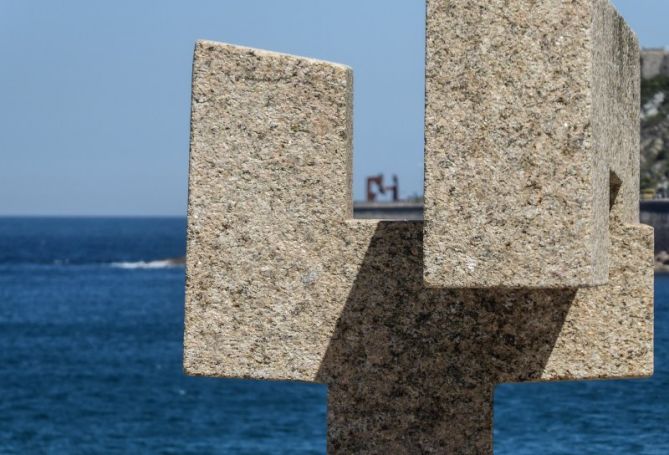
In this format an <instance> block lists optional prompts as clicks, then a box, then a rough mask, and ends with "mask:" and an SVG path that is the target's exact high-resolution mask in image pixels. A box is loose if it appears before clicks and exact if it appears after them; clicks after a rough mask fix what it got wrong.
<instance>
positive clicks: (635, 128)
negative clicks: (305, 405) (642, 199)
mask: <svg viewBox="0 0 669 455" xmlns="http://www.w3.org/2000/svg"><path fill="white" fill-rule="evenodd" d="M427 4H428V14H427V18H428V19H427V63H426V65H427V66H426V119H425V139H426V148H425V271H424V273H425V281H426V283H427V285H428V286H433V287H449V288H461V287H463V288H468V287H469V288H496V287H510V288H577V287H583V286H594V285H601V284H605V283H606V282H607V280H608V270H609V258H608V255H607V249H608V245H609V199H610V194H612V193H616V192H619V194H618V197H619V198H622V199H623V203H622V205H621V207H623V208H624V214H625V216H623V217H622V218H621V222H624V223H637V222H638V172H639V170H638V169H639V159H638V154H639V146H638V144H639V121H638V118H639V47H638V43H637V39H636V37H635V35H634V33H633V32H632V31H631V30H630V29H629V27H627V25H626V24H625V22H624V21H623V19H622V18H621V17H620V16H619V15H618V13H617V12H616V11H615V9H614V8H613V6H611V4H610V3H609V2H608V0H574V1H569V2H561V1H543V2H537V1H534V0H512V1H508V0H428V2H427ZM621 213H623V212H622V211H621Z"/></svg>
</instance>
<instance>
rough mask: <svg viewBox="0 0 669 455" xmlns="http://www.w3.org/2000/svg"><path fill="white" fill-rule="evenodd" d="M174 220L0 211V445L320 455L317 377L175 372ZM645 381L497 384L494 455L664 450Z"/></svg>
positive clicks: (661, 304) (322, 390) (664, 302)
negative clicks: (299, 379) (265, 378)
mask: <svg viewBox="0 0 669 455" xmlns="http://www.w3.org/2000/svg"><path fill="white" fill-rule="evenodd" d="M184 251H185V220H183V219H177V218H172V219H161V218H147V219H118V218H117V219H112V218H110V219H103V218H98V219H85V218H69V219H66V218H60V219H59V218H52V219H39V218H21V219H18V218H17V219H12V218H0V391H1V393H2V398H1V399H0V454H115V453H119V454H144V453H147V454H323V453H325V432H326V399H327V389H326V387H324V386H322V385H309V384H291V383H278V382H251V381H235V380H215V379H206V378H188V377H185V376H184V375H183V373H182V369H181V355H182V333H183V298H184V269H183V266H181V265H179V264H174V263H172V262H170V261H167V259H169V258H178V257H181V256H183V255H184ZM668 308H669V278H668V277H662V276H660V277H657V279H656V375H655V377H654V378H653V379H650V380H635V381H610V382H609V381H601V382H584V383H559V384H522V385H503V386H500V387H498V390H497V393H496V396H495V400H496V403H495V450H496V453H497V454H537V453H541V454H573V453H579V454H601V453H609V454H610V453H613V454H617V453H620V454H631V453H634V454H667V453H669V405H668V401H669V369H668V367H667V365H668V361H669V351H668V349H669V314H668V312H667V309H668Z"/></svg>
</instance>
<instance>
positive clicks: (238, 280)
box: [184, 41, 373, 380]
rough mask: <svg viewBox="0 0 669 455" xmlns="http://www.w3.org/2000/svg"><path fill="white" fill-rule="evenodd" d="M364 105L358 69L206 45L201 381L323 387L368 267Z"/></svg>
mask: <svg viewBox="0 0 669 455" xmlns="http://www.w3.org/2000/svg"><path fill="white" fill-rule="evenodd" d="M351 96H352V75H351V70H350V69H349V68H347V67H345V66H342V65H336V64H332V63H327V62H322V61H316V60H312V59H307V58H300V57H293V56H288V55H283V54H277V53H271V52H265V51H261V50H255V49H249V48H244V47H238V46H231V45H226V44H220V43H213V42H207V41H202V42H198V43H197V45H196V49H195V61H194V65H193V98H192V118H191V124H192V131H191V155H190V182H189V206H188V207H189V208H188V260H187V283H186V335H185V351H184V365H185V369H186V372H188V373H189V374H195V375H207V376H218V375H223V376H226V377H246V378H259V379H262V378H264V379H286V380H287V379H292V380H313V379H314V377H315V374H316V372H317V371H318V368H319V365H320V362H321V359H322V357H323V354H324V353H325V349H326V348H327V345H328V342H329V340H330V336H331V333H332V330H334V325H335V323H336V320H337V317H338V315H339V312H340V311H341V308H342V306H343V304H344V302H345V300H346V295H347V293H348V290H349V288H350V283H351V282H352V281H353V279H354V277H355V272H356V268H355V264H356V258H355V257H354V256H352V255H351V254H350V253H349V252H348V250H347V247H346V245H347V242H348V244H355V241H354V240H350V239H346V238H345V237H344V235H343V233H344V232H347V225H346V220H347V219H348V218H350V217H351V212H352V208H351V182H350V178H351V118H352V116H351ZM372 230H373V227H371V228H370V232H371V231H372ZM370 235H371V234H370ZM361 238H363V236H361ZM363 241H364V239H363ZM355 246H356V247H358V248H357V249H358V250H360V251H361V253H360V256H362V254H363V252H364V246H358V245H355ZM348 249H349V250H350V247H349V248H348Z"/></svg>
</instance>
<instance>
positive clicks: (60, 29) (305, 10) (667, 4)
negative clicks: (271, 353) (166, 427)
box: [0, 0, 669, 215]
mask: <svg viewBox="0 0 669 455" xmlns="http://www.w3.org/2000/svg"><path fill="white" fill-rule="evenodd" d="M614 3H615V4H616V6H618V8H619V9H620V11H621V12H622V14H623V15H624V16H625V17H626V18H627V20H628V22H630V24H631V25H632V27H633V28H634V29H635V30H636V31H637V33H638V35H639V38H640V40H641V43H642V45H644V46H652V47H664V46H665V45H668V44H669V27H667V25H666V18H668V17H669V1H666V0H643V1H639V0H615V2H614ZM424 14H425V13H424V4H423V2H421V1H417V0H396V1H389V0H364V1H361V0H338V1H336V2H333V1H326V0H281V1H276V0H243V1H240V0H210V1H188V2H186V1H181V2H175V1H161V2H158V1H138V0H115V1H108V2H92V1H90V0H77V1H75V0H70V1H62V0H61V1H58V0H43V1H35V0H21V1H18V0H15V1H13V0H0V61H1V62H2V68H3V69H2V71H0V125H2V134H0V150H1V151H2V165H0V195H2V197H0V215H184V214H185V212H186V184H187V174H188V136H189V124H188V122H189V112H190V111H189V102H190V93H189V91H190V76H191V59H192V51H193V43H194V41H195V40H196V39H201V38H203V39H211V40H216V41H224V42H229V43H235V44H242V45H246V46H252V47H259V48H265V49H270V50H276V51H280V52H287V53H291V54H297V55H304V56H309V57H315V58H319V59H325V60H330V61H334V62H339V63H344V64H347V65H349V66H351V67H353V69H354V71H355V162H354V196H355V197H356V198H357V199H359V198H362V197H363V187H364V182H363V180H364V177H365V176H366V175H372V174H377V173H379V172H383V173H384V174H386V175H387V176H390V175H392V174H393V173H396V174H398V175H399V177H400V185H401V193H402V196H405V197H406V196H408V195H410V194H413V193H422V184H423V183H422V181H423V164H422V156H423V89H424V84H423V63H424V56H423V53H424V44H423V41H424V32H423V27H424Z"/></svg>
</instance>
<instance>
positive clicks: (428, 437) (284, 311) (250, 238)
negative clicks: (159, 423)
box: [184, 0, 653, 454]
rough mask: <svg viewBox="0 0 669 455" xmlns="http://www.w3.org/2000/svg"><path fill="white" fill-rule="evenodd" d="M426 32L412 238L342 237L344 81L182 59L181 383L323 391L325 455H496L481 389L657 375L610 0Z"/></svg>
mask: <svg viewBox="0 0 669 455" xmlns="http://www.w3.org/2000/svg"><path fill="white" fill-rule="evenodd" d="M477 15H479V16H480V15H483V16H485V18H487V19H489V20H485V21H481V20H480V17H479V16H477ZM457 17H461V18H462V20H461V21H458V20H456V18H457ZM477 17H479V18H478V19H477ZM456 22H458V23H457V24H456ZM427 30H428V33H427V42H428V45H427V47H428V58H427V72H426V73H427V102H426V109H427V114H426V157H425V162H426V182H425V186H426V213H425V218H426V219H425V221H424V222H420V221H398V222H388V221H375V220H354V219H352V203H351V199H352V198H351V167H352V165H351V162H352V134H353V132H352V97H353V84H352V71H351V69H349V68H347V67H346V66H343V65H338V64H333V63H328V62H324V61H318V60H313V59H308V58H302V57H295V56H289V55H284V54H278V53H273V52H267V51H261V50H257V49H250V48H245V47H239V46H233V45H228V44H222V43H215V42H210V41H200V42H198V43H197V44H196V48H195V61H194V66H193V93H192V118H191V155H190V181H189V207H188V257H187V283H186V321H185V322H186V330H185V341H184V343H185V348H184V366H185V371H186V373H188V374H190V375H195V376H210V377H221V378H253V379H267V380H289V381H310V382H320V383H324V384H327V385H328V386H329V399H328V442H327V446H328V452H329V453H345V454H350V453H370V454H371V453H383V452H386V453H491V452H492V397H493V390H494V387H495V385H496V384H499V383H503V382H521V381H555V380H582V379H607V378H608V379H610V378H629V377H644V376H649V375H651V374H652V370H653V245H652V242H653V234H652V229H651V228H649V227H646V226H642V225H640V224H638V199H637V198H638V196H637V195H638V154H639V151H638V113H639V106H638V104H639V87H638V81H639V76H638V72H639V58H638V57H639V54H638V53H639V50H638V44H637V42H636V38H635V37H634V35H633V33H632V32H631V31H630V30H629V29H628V28H627V26H626V25H625V24H624V22H623V21H622V19H621V18H620V17H619V16H618V14H617V13H616V12H615V10H614V9H613V8H612V7H611V6H610V5H609V4H608V2H606V1H603V0H601V1H600V0H576V1H573V2H535V1H530V0H511V1H508V0H507V1H501V0H499V1H498V0H492V1H491V0H485V1H484V0H474V1H472V0H467V1H465V0H451V1H446V0H429V1H428V27H427ZM513 37H518V40H516V41H517V42H515V43H509V41H513V40H512V39H511V38H513ZM522 43H525V44H526V45H532V46H534V48H533V50H532V52H530V53H529V54H528V53H525V54H524V59H525V61H524V62H520V61H519V60H518V59H517V56H516V54H515V52H516V51H517V49H516V47H515V46H516V45H521V44H522ZM558 51H560V52H558ZM558 53H559V54H560V55H557V54H558ZM486 56H488V57H489V58H486ZM463 59H464V60H463ZM461 60H462V61H461ZM458 62H459V63H458ZM599 63H601V68H595V66H596V64H599ZM524 96H528V98H527V99H526V98H524ZM541 103H545V106H543V107H542V106H540V104H541ZM635 116H636V117H635ZM635 134H636V136H635ZM484 174H485V175H487V176H488V178H489V179H491V182H492V183H493V184H492V185H489V187H488V189H487V190H486V188H485V186H486V183H485V182H484V181H483V179H482V178H481V176H483V175H484ZM505 178H506V179H507V180H504V179H505ZM495 185H498V187H499V188H498V189H499V192H495V191H494V190H495V187H496V186H495ZM322 188H326V189H327V191H320V189H322ZM456 212H459V213H457V214H456ZM468 223H469V225H468ZM542 236H545V237H544V239H543V241H542V240H541V239H542ZM509 244H510V245H509ZM472 264H475V266H474V265H472Z"/></svg>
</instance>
